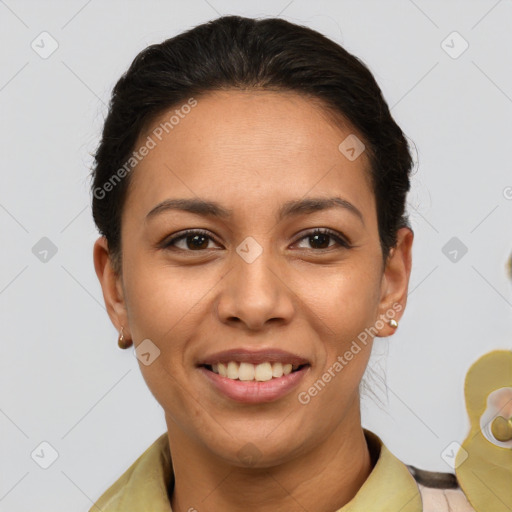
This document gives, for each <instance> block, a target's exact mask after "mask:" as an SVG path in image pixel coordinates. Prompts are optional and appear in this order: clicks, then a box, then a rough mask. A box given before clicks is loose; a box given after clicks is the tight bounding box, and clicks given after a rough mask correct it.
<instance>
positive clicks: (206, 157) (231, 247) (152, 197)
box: [94, 90, 413, 512]
mask: <svg viewBox="0 0 512 512" xmlns="http://www.w3.org/2000/svg"><path fill="white" fill-rule="evenodd" d="M197 100H198V104H197V106H196V107H194V108H193V109H192V110H191V112H190V113H189V114H188V115H187V116H185V117H184V119H182V120H180V123H179V124H178V125H176V126H175V127H174V129H173V130H172V132H170V134H169V135H167V136H166V137H164V138H163V140H162V141H161V142H159V143H158V145H157V146H156V147H155V148H154V149H152V150H151V151H150V153H149V154H148V155H147V156H146V157H145V158H144V159H143V160H142V161H141V162H140V163H139V164H138V166H137V167H136V169H135V170H134V171H133V175H132V176H131V180H132V181H131V184H130V189H129V193H128V196H127V200H126V203H125V205H124V209H123V215H122V232H121V233H122V255H123V266H122V274H121V275H116V274H115V272H114V271H113V268H112V265H111V261H110V258H109V252H108V245H107V242H106V240H105V239H104V238H103V237H100V238H99V239H98V240H97V241H96V243H95V246H94V264H95V269H96V273H97V275H98V278H99V280H100V283H101V286H102V290H103V296H104V300H105V304H106V307H107V310H108V313H109V316H110V318H111V321H112V322H113V324H114V325H115V327H116V328H117V329H118V330H120V329H121V327H123V328H124V335H125V336H126V337H128V338H130V339H132V340H133V342H134V345H135V346H138V344H139V343H140V342H141V341H142V340H144V339H147V338H149V339H150V340H151V341H152V342H153V343H154V344H155V345H157V346H158V348H159V349H160V351H161V353H160V356H159V357H158V358H157V359H155V360H154V362H153V363H152V364H150V365H148V366H145V365H143V364H142V363H140V362H139V366H140V369H141V371H142V374H143V376H144V379H145V381H146V383H147V385H148V387H149V389H150V390H151V392H152V393H153V395H154V396H155V398H156V400H157V401H158V402H159V403H160V404H161V406H162V407H163V409H164V411H165V418H166V423H167V427H168V436H169V443H170V449H171V454H172V460H173V469H174V473H175V488H174V492H173V494H172V499H171V505H172V509H173V511H175V512H183V511H187V510H189V509H190V508H192V507H193V508H195V509H197V510H198V511H201V510H226V511H242V510H244V511H246V510H252V511H262V512H263V511H270V510H272V511H273V512H274V511H295V510H297V511H299V510H300V511H303V510H316V511H325V512H328V511H334V510H337V509H338V508H340V507H342V506H343V505H345V504H346V503H347V502H348V501H350V500H351V499H352V498H353V497H354V495H355V494H356V493H357V491H358V490H359V488H360V487H361V485H362V484H363V483H364V481H365V480H366V479H367V477H368V475H369V473H370V472H371V470H372V465H371V462H370V457H369V452H368V447H367V444H366V440H365V438H364V434H363V430H362V426H361V414H360V396H359V384H360V381H361V378H362V376H363V373H364V371H365V368H366V365H367V363H368V359H369V356H370V351H371V346H372V341H373V340H372V339H371V337H370V340H369V342H368V343H367V344H366V345H362V344H361V350H360V351H359V352H358V353H357V355H355V356H354V358H353V359H352V360H351V361H350V362H348V364H347V365H346V366H344V368H343V370H342V371H340V372H338V373H337V374H336V377H335V378H332V380H331V381H330V382H329V383H328V384H327V385H326V386H325V387H324V388H323V389H322V391H321V392H319V393H318V394H317V395H316V396H315V397H314V398H312V399H311V401H310V402H309V403H308V404H307V405H303V404H301V403H300V401H299V400H298V399H297V393H298V392H300V391H307V390H308V388H310V386H312V385H313V383H314V382H316V381H317V380H318V379H319V378H320V377H321V376H322V374H323V373H324V372H326V371H327V370H328V368H330V367H332V365H333V363H334V362H335V361H336V358H337V356H343V354H344V353H345V352H346V351H347V350H348V349H349V347H350V345H351V343H352V342H353V341H354V340H356V339H357V336H358V334H359V333H361V332H363V331H364V330H365V328H369V327H371V326H375V325H376V322H377V320H378V319H379V318H382V315H385V314H386V312H388V311H389V310H390V309H391V308H392V305H393V304H399V305H400V306H401V308H402V309H401V311H399V312H397V313H396V315H395V316H394V318H395V320H397V321H399V320H400V317H401V315H402V313H403V309H404V308H405V305H406V299H407V288H408V283H409V276H410V271H411V247H412V241H413V233H412V231H411V230H409V229H408V228H402V229H400V230H399V231H398V243H397V245H396V247H395V248H393V249H392V250H391V253H390V256H389V258H388V259H387V262H386V264H385V265H383V261H382V252H381V247H380V243H379V236H378V227H377V211H376V204H375V197H374V194H373V191H372V189H371V186H370V182H369V174H368V159H367V156H366V153H363V154H362V155H361V156H360V157H359V158H357V159H356V160H354V161H350V160H348V159H347V158H346V157H345V156H344V155H343V154H342V153H341V152H340V151H339V150H338V145H339V144H340V143H341V141H343V140H344V139H345V137H346V136H347V135H349V134H351V133H355V131H354V130H353V129H351V128H350V126H349V125H348V124H347V123H345V124H344V125H343V127H340V126H339V125H335V124H334V122H333V121H332V118H329V117H328V116H327V115H326V114H325V111H323V110H322V109H321V108H320V107H319V106H318V105H316V104H314V103H312V102H311V101H310V100H307V99H305V98H303V97H302V96H299V95H297V94H295V93H291V92H290V93H288V92H286V93H285V92H270V91H237V90H233V91H222V92H214V93H209V94H207V95H205V96H201V97H199V98H197ZM172 110H174V109H171V111H170V113H169V112H166V113H165V114H164V115H162V116H161V118H159V119H156V120H155V122H154V123H153V124H152V125H151V127H149V129H148V131H147V132H145V133H143V134H141V136H140V138H139V141H138V143H137V145H136V147H139V145H140V144H142V143H143V142H144V141H145V140H146V137H147V135H148V134H150V133H151V130H152V129H153V128H154V127H156V126H158V124H159V123H160V122H161V121H162V120H164V119H168V118H169V117H170V115H171V114H172ZM360 138H361V137H360ZM333 196H338V197H342V198H344V199H345V200H347V201H349V202H350V203H352V205H354V206H355V207H356V208H357V209H358V210H359V211H360V212H361V214H362V218H363V220H361V219H360V218H359V217H358V216H357V215H355V214H354V213H352V212H351V211H350V210H349V209H346V208H329V209H324V210H321V211H315V212H312V213H302V214H301V215H298V216H294V217H289V218H284V219H283V220H281V221H279V222H276V217H275V216H276V212H277V210H278V209H279V207H280V206H281V205H282V204H283V203H285V202H286V201H289V200H294V199H303V198H310V197H333ZM197 197H199V198H202V199H207V200H214V201H217V202H219V203H220V204H221V205H222V206H223V207H225V208H227V209H231V210H232V211H233V213H232V216H231V217H229V218H226V219H219V218H210V217H207V216H203V215H197V214H192V213H189V212H183V211H178V210H174V211H166V212H164V213H161V214H159V215H155V216H154V217H152V218H151V219H150V220H147V221H146V220H145V218H146V215H147V214H148V212H149V211H150V210H152V208H154V207H155V206H156V205H157V204H159V203H160V202H161V201H164V200H166V199H170V198H197ZM192 228H194V229H201V230H205V231H208V233H209V236H211V238H206V239H200V241H199V245H200V247H201V248H200V249H196V248H195V246H194V245H193V241H192V242H190V243H189V244H187V241H186V240H183V239H182V240H181V241H178V242H176V245H177V247H175V248H174V249H173V248H172V247H169V248H167V249H166V248H161V247H159V243H160V242H162V241H165V240H166V239H169V237H170V235H173V234H177V233H180V232H182V231H183V230H185V229H192ZM315 228H329V229H331V230H334V231H336V232H339V233H340V234H341V235H342V236H345V237H347V238H348V239H349V241H350V243H351V247H350V248H345V247H342V246H340V245H338V244H337V242H336V241H335V240H334V239H333V238H330V237H324V238H323V239H321V240H320V241H318V242H316V245H315V240H311V237H310V236H306V234H308V233H310V232H311V231H313V230H314V229H315ZM249 236H250V237H253V238H254V239H255V240H256V241H257V242H258V244H259V245H260V246H261V248H262V251H263V252H262V253H261V255H260V256H259V257H258V258H256V259H255V260H254V261H253V262H252V263H247V262H246V261H245V260H244V259H242V258H241V257H240V256H239V255H238V253H237V252H236V248H237V247H238V246H239V245H240V244H241V243H242V242H243V241H244V240H245V238H246V237H249ZM189 240H190V239H189ZM180 249H181V251H180ZM384 318H385V317H384ZM377 325H378V326H379V327H380V328H379V329H377V336H390V335H392V334H393V333H394V331H395V329H394V328H393V327H391V326H390V325H389V324H388V323H387V321H386V322H380V323H377ZM238 347H245V348H250V349H251V348H252V349H263V348H280V349H283V350H286V351H289V352H292V353H296V354H298V355H300V356H302V357H305V358H306V359H308V360H309V361H310V363H311V366H310V368H309V370H308V372H307V374H306V375H305V376H304V379H303V381H302V382H301V384H300V386H299V388H298V389H296V390H294V391H293V392H291V393H290V394H289V395H287V396H285V397H282V398H280V399H279V400H276V401H274V402H270V403H264V404H256V405H255V404H241V403H239V402H235V401H233V400H231V399H229V398H227V397H225V396H224V395H221V394H219V393H218V392H217V391H215V390H214V388H213V387H212V385H211V384H210V383H209V381H208V380H207V379H205V377H204V376H203V375H202V373H201V372H200V371H199V370H198V369H197V366H196V365H197V363H198V361H199V360H200V359H201V358H203V357H205V356H206V355H211V354H213V353H216V352H219V351H222V350H227V349H232V348H238ZM249 444H251V445H254V447H255V448H254V447H252V448H251V449H253V450H256V451H255V453H256V454H257V456H255V458H254V460H253V462H252V463H246V462H244V460H242V459H241V458H240V457H239V455H238V453H239V451H240V450H241V449H244V450H247V449H248V446H249Z"/></svg>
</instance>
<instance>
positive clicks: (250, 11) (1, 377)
mask: <svg viewBox="0 0 512 512" xmlns="http://www.w3.org/2000/svg"><path fill="white" fill-rule="evenodd" d="M220 14H241V15H246V16H265V17H268V16H276V15H279V16H281V17H283V18H285V19H287V20H289V21H292V22H296V23H300V24H305V25H308V26H310V27H312V28H314V29H317V30H319V31H320V32H322V33H324V34H325V35H327V36H329V37H331V38H332V39H334V40H335V41H337V42H339V43H341V44H343V45H344V46H345V47H346V49H347V50H348V51H350V52H352V53H354V54H355V55H357V56H358V57H360V58H361V59H362V60H363V61H364V62H365V63H366V64H367V65H368V66H369V67H370V69H371V71H372V72H373V73H374V74H375V77H376V79H377V81H378V82H379V84H380V86H381V88H382V89H383V92H384V95H385V97H386V98H387V100H388V103H389V105H390V107H391V108H392V114H393V115H394V117H395V119H396V120H397V122H398V123H399V124H400V125H401V127H402V128H403V130H404V132H405V133H406V134H407V136H408V137H409V138H410V139H411V140H412V141H414V143H415V144H416V146H417V154H416V156H415V158H416V161H417V166H416V171H415V174H414V177H413V189H412V191H411V193H410V196H409V201H408V209H409V212H410V215H411V221H412V225H413V228H414V231H415V234H416V236H415V242H414V251H413V257H414V263H413V271H412V277H411V286H410V294H409V303H408V306H407V310H406V313H405V316H404V318H403V320H402V322H401V324H400V326H399V329H398V331H397V333H396V335H395V336H393V337H391V338H388V339H377V340H376V342H375V354H374V357H373V356H372V362H371V366H372V368H373V371H374V373H375V375H374V378H373V379H370V382H372V381H373V382H374V384H373V385H374V388H375V390H376V391H377V392H378V387H379V386H378V383H379V380H381V379H386V382H387V387H388V391H387V396H386V393H385V392H381V393H379V397H380V400H381V401H382V402H383V405H381V406H380V407H379V406H377V404H376V403H375V401H374V400H370V399H366V398H365V399H364V400H363V421H364V426H366V427H367V428H370V429H371V430H373V431H375V432H376V433H377V434H378V435H380V436H381V438H382V439H383V440H384V442H385V443H386V444H387V445H388V447H389V448H390V449H391V451H392V452H393V453H394V454H395V455H396V456H397V457H399V458H400V459H401V460H403V461H404V462H406V463H409V464H414V465H416V466H419V467H422V468H424V469H431V470H439V471H451V468H450V467H449V463H448V462H446V461H445V459H444V458H443V456H442V454H443V452H444V450H445V448H446V447H447V446H449V445H450V443H452V442H453V441H457V442H462V441H463V439H464V438H465V436H466V434H467V431H468V428H469V422H468V419H467V417H466V411H465V405H464V396H463V384H464V376H465V374H466V372H467V370H468V368H469V366H470V365H471V364H472V363H473V362H474V361H475V360H476V359H477V358H478V357H479V356H481V355H482V354H484V353H486V352H488V351H490V350H493V349H499V348H511V327H512V309H511V308H512V287H511V282H510V281H509V280H508V278H507V273H506V261H507V258H508V256H509V254H510V253H511V252H512V233H511V225H512V224H511V222H510V221H511V218H512V173H511V163H510V148H511V140H510V136H511V135H512V130H511V124H512V115H511V114H512V99H511V98H512V67H511V62H512V30H511V28H512V23H511V21H512V2H511V1H510V0H508V1H507V0H502V1H494V0H493V1H490V0H485V1H484V0H481V1H464V2H463V1H459V2H456V1H448V2H447V1H430V2H428V1H426V0H415V1H412V0H397V1H385V2H383V1H381V0H379V1H368V0H365V1H359V2H357V1H345V0H344V1H340V2H335V1H326V0H323V1H322V0H316V1H314V2H311V1H310V2H306V1H301V0H293V1H290V0H282V1H281V0H272V1H260V2H258V3H257V5H256V2H254V3H253V2H235V1H228V0H209V1H208V2H207V1H205V0H193V1H190V2H181V3H180V2H176V1H166V2H163V1H155V0H153V1H144V2H143V1H129V2H121V1H108V2H107V1H103V2H100V1H99V0H90V1H88V2H87V1H84V0H73V1H67V2H64V1H47V2H44V3H43V2H36V1H33V2H30V1H21V0H18V1H15V0H6V1H0V34H1V36H0V37H1V41H0V43H1V44H0V48H1V50H0V51H1V58H0V112H1V120H2V123H1V134H0V144H1V147H0V150H1V153H0V154H1V156H2V160H1V185H0V223H1V234H2V238H1V246H2V249H1V252H0V324H1V326H2V341H1V354H0V365H1V367H0V393H1V395H0V433H1V435H0V442H1V451H0V461H1V463H0V464H1V473H0V510H2V511H4V510H5V511H9V512H20V511H28V510H37V511H39V512H45V511H50V510H51V511H53V512H55V511H59V510H60V511H64V510H66V511H70V510H76V511H86V510H88V509H89V507H90V506H91V503H92V500H94V499H96V498H97V497H98V496H99V495H100V494H101V493H102V492H103V491H104V490H105V489H106V488H107V486H108V485H110V484H111V483H112V482H113V481H114V480H115V479H116V478H117V477H119V476H120V474H121V473H122V472H123V471H124V470H125V469H127V468H128V466H129V465H130V464H131V463H132V462H133V461H134V459H135V458H136V457H137V456H138V455H140V454H141V453H142V452H143V451H144V449H145V448H147V447H148V446H149V445H150V444H151V443H152V442H153V440H154V439H156V437H157V436H159V435H160V434H161V433H163V432H164V431H165V429H166V426H165V422H164V419H163V413H162V410H161V409H160V406H159V405H158V404H157V403H156V401H155V400H154V398H153V397H152V395H151V394H150V392H149V391H148V389H147V388H146V385H145V383H144V381H143V379H142V377H141V375H140V371H139V368H138V362H137V360H136V358H135V357H133V350H132V349H130V350H129V351H121V350H119V349H118V347H117V332H116V331H115V329H114V327H113V326H112V325H111V323H110V320H109V318H108V316H107V314H106V311H105V309H104V304H103V298H102V295H101V289H100V286H99V283H98V281H97V278H96V275H95V273H94V268H93V262H92V246H93V243H94V241H95V239H96V238H97V236H98V235H97V233H96V230H95V227H94V224H93V222H92V216H91V209H90V206H89V205H90V193H89V190H88V187H89V179H88V173H89V167H90V165H91V162H92V158H91V155H90V154H91V153H92V152H93V151H94V149H95V147H96V144H97V142H98V136H99V132H100V129H101V126H102V121H103V116H104V115H105V112H106V103H107V101H108V99H109V95H110V92H111V89H112V87H113V85H114V83H115V81H116V80H117V79H118V78H119V77H120V75H121V74H122V73H123V72H124V71H125V70H126V68H127V67H128V65H129V64H130V62H131V61H132V60H133V58H134V57H135V55H136V54H137V53H138V52H139V51H140V50H142V49H143V48H144V47H146V46H147V45H148V44H151V43H154V42H160V41H162V40H164V39H166V38H168V37H171V36H173V35H175V34H177V33H179V32H181V31H183V30H185V29H188V28H190V27H192V26H195V25H197V24H199V23H202V22H205V21H207V20H209V19H212V18H215V17H217V16H218V15H220ZM43 31H46V32H48V33H49V34H50V35H51V38H53V39H54V40H55V41H56V42H57V43H58V48H57V49H56V51H55V52H54V53H53V54H51V55H50V56H48V57H47V58H42V57H41V52H42V51H43V48H41V47H42V46H43V45H44V49H45V51H48V50H49V49H51V44H52V40H51V39H49V38H48V36H39V35H40V34H41V32H43ZM454 31H457V32H458V33H459V34H460V36H461V37H462V38H463V39H461V38H460V37H459V36H450V37H448V36H449V35H450V34H451V33H452V32H454ZM42 37H45V38H46V39H44V42H43V43H41V38H42ZM447 37H448V39H446V38H447ZM464 40H465V41H467V43H468V44H469V47H468V49H467V50H466V51H465V52H463V53H462V54H460V55H457V58H454V54H458V53H460V51H461V50H462V49H463V47H464V46H463V45H464ZM33 41H34V45H39V48H38V51H39V53H38V52H36V51H35V50H34V49H33V48H32V47H31V45H32V42H33ZM443 41H445V43H443ZM36 47H37V46H36ZM447 51H448V52H451V53H452V56H450V55H449V54H448V53H447ZM43 237H47V238H48V239H49V240H51V242H52V244H54V245H55V247H56V248H57V252H56V254H54V255H52V252H51V250H50V252H48V253H47V254H46V255H45V253H44V252H41V251H44V249H45V247H47V246H48V241H47V240H43V241H42V242H40V240H41V239H42V238H43ZM452 237H457V239H458V241H455V243H456V245H457V244H458V245H459V246H460V244H464V246H466V247H467V253H466V254H465V255H463V256H462V252H461V250H460V247H459V248H458V249H457V248H456V246H453V247H452V246H451V245H449V246H448V247H447V248H445V249H444V250H443V248H444V247H445V246H446V244H447V243H448V242H449V240H450V239H452ZM38 243H39V245H37V244H38ZM452 243H453V242H452ZM45 244H46V245H45ZM34 246H35V247H36V248H35V249H34V250H33V248H34ZM454 247H455V248H456V250H458V253H457V254H458V258H457V260H456V261H452V259H453V254H454V253H452V255H450V254H449V252H450V251H453V249H454ZM443 251H444V252H443ZM34 253H35V254H34ZM445 253H446V254H445ZM41 258H42V260H43V261H42V260H41ZM381 387H383V384H381ZM43 441H46V442H48V443H50V445H52V446H53V447H54V449H55V450H56V451H57V453H58V458H57V459H56V460H55V461H54V462H53V464H51V466H50V467H48V469H42V468H41V467H40V464H44V463H45V461H44V460H43V459H44V458H45V457H46V459H47V460H46V463H49V462H51V460H50V459H49V458H48V457H50V456H51V453H50V450H49V449H48V448H47V449H46V451H45V450H44V449H43V452H44V456H43V455H41V453H42V452H41V449H42V448H41V446H40V443H41V442H43ZM43 448H44V446H43ZM34 450H35V453H39V454H40V457H39V459H38V463H36V462H35V460H34V459H33V458H32V457H31V453H33V452H34ZM38 450H39V451H38ZM35 459H37V457H35Z"/></svg>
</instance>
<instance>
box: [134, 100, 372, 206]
mask: <svg viewBox="0 0 512 512" xmlns="http://www.w3.org/2000/svg"><path fill="white" fill-rule="evenodd" d="M195 101H196V102H197V103H196V104H195V106H193V107H190V108H189V107H187V108H182V107H183V105H187V102H186V101H184V102H183V104H182V105H176V106H174V107H172V108H171V109H169V110H167V111H166V112H164V113H162V114H161V115H160V116H158V117H157V118H156V119H154V120H153V122H152V123H151V124H150V125H149V126H148V127H147V129H146V130H145V131H144V132H143V133H141V135H140V137H139V140H138V141H137V144H136V147H135V149H136V148H138V147H141V146H142V145H144V144H145V143H146V142H147V141H148V140H149V139H148V137H149V138H151V139H152V140H153V141H154V144H151V145H152V146H154V147H153V148H152V149H151V150H150V151H149V152H148V154H147V155H146V156H145V157H144V158H143V159H142V160H141V161H140V162H139V163H138V164H137V166H136V168H135V170H134V171H133V175H132V176H131V186H130V191H129V197H128V199H127V203H128V201H130V203H133V204H132V205H131V207H136V208H137V209H139V210H140V211H139V212H138V213H140V214H143V212H145V213H147V212H148V211H149V209H151V207H152V206H154V204H156V203H158V202H160V201H163V200H165V199H168V198H169V197H194V196H199V197H201V198H210V199H217V200H218V199H219V198H225V199H226V200H228V199H229V205H228V204H227V206H228V207H231V206H233V205H236V204H238V203H244V204H245V205H246V207H248V208H250V205H254V204H261V203H262V202H267V203H268V202H269V201H270V202H272V203H274V202H276V201H277V202H280V201H281V202H282V201H286V200H289V199H292V198H293V199H296V198H298V197H304V196H306V195H308V194H311V195H314V196H321V195H329V196H332V195H336V194H335V193H336V192H339V195H342V196H346V195H350V196H351V197H352V199H353V200H354V202H356V203H358V207H359V208H360V209H364V208H367V209H373V207H374V198H373V193H372V191H371V184H370V180H369V170H368V168H369V162H368V158H367V155H366V152H363V153H362V154H361V155H360V157H358V158H357V159H355V160H350V159H348V158H347V157H346V156H345V154H344V153H343V152H342V151H340V149H339V146H340V144H341V143H342V142H343V141H344V140H345V139H346V138H347V137H349V136H353V135H354V133H355V132H354V130H353V129H351V127H350V125H349V123H347V122H344V123H343V124H341V123H336V124H335V123H334V122H333V118H332V117H331V116H329V114H328V113H327V112H326V110H325V109H323V108H322V107H321V105H320V104H319V102H317V101H313V100H311V99H309V98H307V97H304V96H302V95H299V94H296V93H293V92H275V91H253V90H251V91H240V90H229V91H215V92H213V93H208V94H206V95H202V96H199V97H196V98H195ZM341 121H342V119H341V118H340V122H341ZM333 192H334V194H333Z"/></svg>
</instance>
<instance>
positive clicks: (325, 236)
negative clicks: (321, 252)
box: [310, 233, 329, 249]
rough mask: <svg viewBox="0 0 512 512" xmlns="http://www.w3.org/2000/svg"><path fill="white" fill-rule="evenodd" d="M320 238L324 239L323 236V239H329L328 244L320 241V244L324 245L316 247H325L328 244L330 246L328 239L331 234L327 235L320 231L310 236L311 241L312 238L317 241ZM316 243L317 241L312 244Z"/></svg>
mask: <svg viewBox="0 0 512 512" xmlns="http://www.w3.org/2000/svg"><path fill="white" fill-rule="evenodd" d="M318 238H320V239H322V238H323V239H324V241H327V244H322V243H320V245H322V247H315V248H316V249H325V248H326V247H328V246H329V241H328V239H329V235H325V234H323V233H318V234H316V235H312V236H311V237H310V242H311V240H316V241H318ZM315 243H316V242H313V243H312V244H311V245H312V246H315Z"/></svg>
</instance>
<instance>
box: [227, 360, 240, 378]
mask: <svg viewBox="0 0 512 512" xmlns="http://www.w3.org/2000/svg"><path fill="white" fill-rule="evenodd" d="M226 377H228V378H229V379H238V363H235V362H234V361H229V363H228V369H227V374H226Z"/></svg>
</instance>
